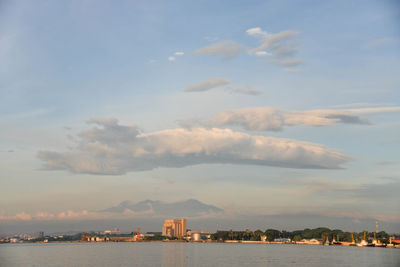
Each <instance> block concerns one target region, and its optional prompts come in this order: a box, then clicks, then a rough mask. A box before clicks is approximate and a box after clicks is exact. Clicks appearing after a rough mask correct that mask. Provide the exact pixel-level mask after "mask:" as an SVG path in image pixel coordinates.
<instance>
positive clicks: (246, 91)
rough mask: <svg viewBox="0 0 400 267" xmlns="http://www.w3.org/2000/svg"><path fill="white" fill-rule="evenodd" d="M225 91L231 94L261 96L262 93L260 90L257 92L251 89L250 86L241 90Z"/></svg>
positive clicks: (229, 89)
mask: <svg viewBox="0 0 400 267" xmlns="http://www.w3.org/2000/svg"><path fill="white" fill-rule="evenodd" d="M225 91H227V92H229V93H231V94H242V95H261V94H262V92H261V91H259V90H255V89H253V88H251V87H250V86H245V87H241V88H231V87H227V88H225Z"/></svg>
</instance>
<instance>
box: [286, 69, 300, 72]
mask: <svg viewBox="0 0 400 267" xmlns="http://www.w3.org/2000/svg"><path fill="white" fill-rule="evenodd" d="M282 71H283V72H289V73H298V72H303V71H302V70H300V69H283V70H282Z"/></svg>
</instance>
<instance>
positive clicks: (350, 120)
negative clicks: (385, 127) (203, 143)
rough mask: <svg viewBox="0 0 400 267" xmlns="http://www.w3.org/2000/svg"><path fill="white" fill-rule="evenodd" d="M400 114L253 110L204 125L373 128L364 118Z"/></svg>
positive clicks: (275, 128)
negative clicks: (342, 125)
mask: <svg viewBox="0 0 400 267" xmlns="http://www.w3.org/2000/svg"><path fill="white" fill-rule="evenodd" d="M395 112H400V107H390V108H388V107H378V108H360V109H346V110H333V109H316V110H283V109H277V108H272V107H254V108H243V109H236V110H229V111H224V112H221V113H218V114H217V115H216V116H214V117H212V118H211V119H210V120H208V121H206V122H201V121H200V120H198V121H197V123H202V124H201V125H203V126H206V127H227V126H241V127H242V128H244V129H246V130H252V131H281V130H282V128H283V127H284V126H294V125H308V126H328V125H332V124H336V123H346V124H360V125H369V124H371V123H370V122H369V121H368V119H366V118H364V117H362V116H361V115H367V114H379V113H395Z"/></svg>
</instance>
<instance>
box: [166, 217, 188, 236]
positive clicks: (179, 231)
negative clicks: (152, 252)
mask: <svg viewBox="0 0 400 267" xmlns="http://www.w3.org/2000/svg"><path fill="white" fill-rule="evenodd" d="M162 235H163V236H169V237H177V238H182V237H183V236H185V235H186V219H176V220H165V221H164V226H163V228H162Z"/></svg>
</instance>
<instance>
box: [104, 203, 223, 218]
mask: <svg viewBox="0 0 400 267" xmlns="http://www.w3.org/2000/svg"><path fill="white" fill-rule="evenodd" d="M126 211H131V212H135V213H147V212H149V213H150V212H151V213H152V214H153V215H154V216H182V217H195V216H201V215H207V214H213V213H223V212H224V210H223V209H221V208H218V207H216V206H214V205H208V204H205V203H203V202H201V201H199V200H197V199H187V200H183V201H177V202H171V203H166V202H162V201H159V200H150V199H147V200H143V201H140V202H137V203H135V202H133V201H129V200H126V201H123V202H121V203H120V204H118V205H116V206H113V207H111V208H107V209H103V210H100V212H112V213H124V212H126Z"/></svg>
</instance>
